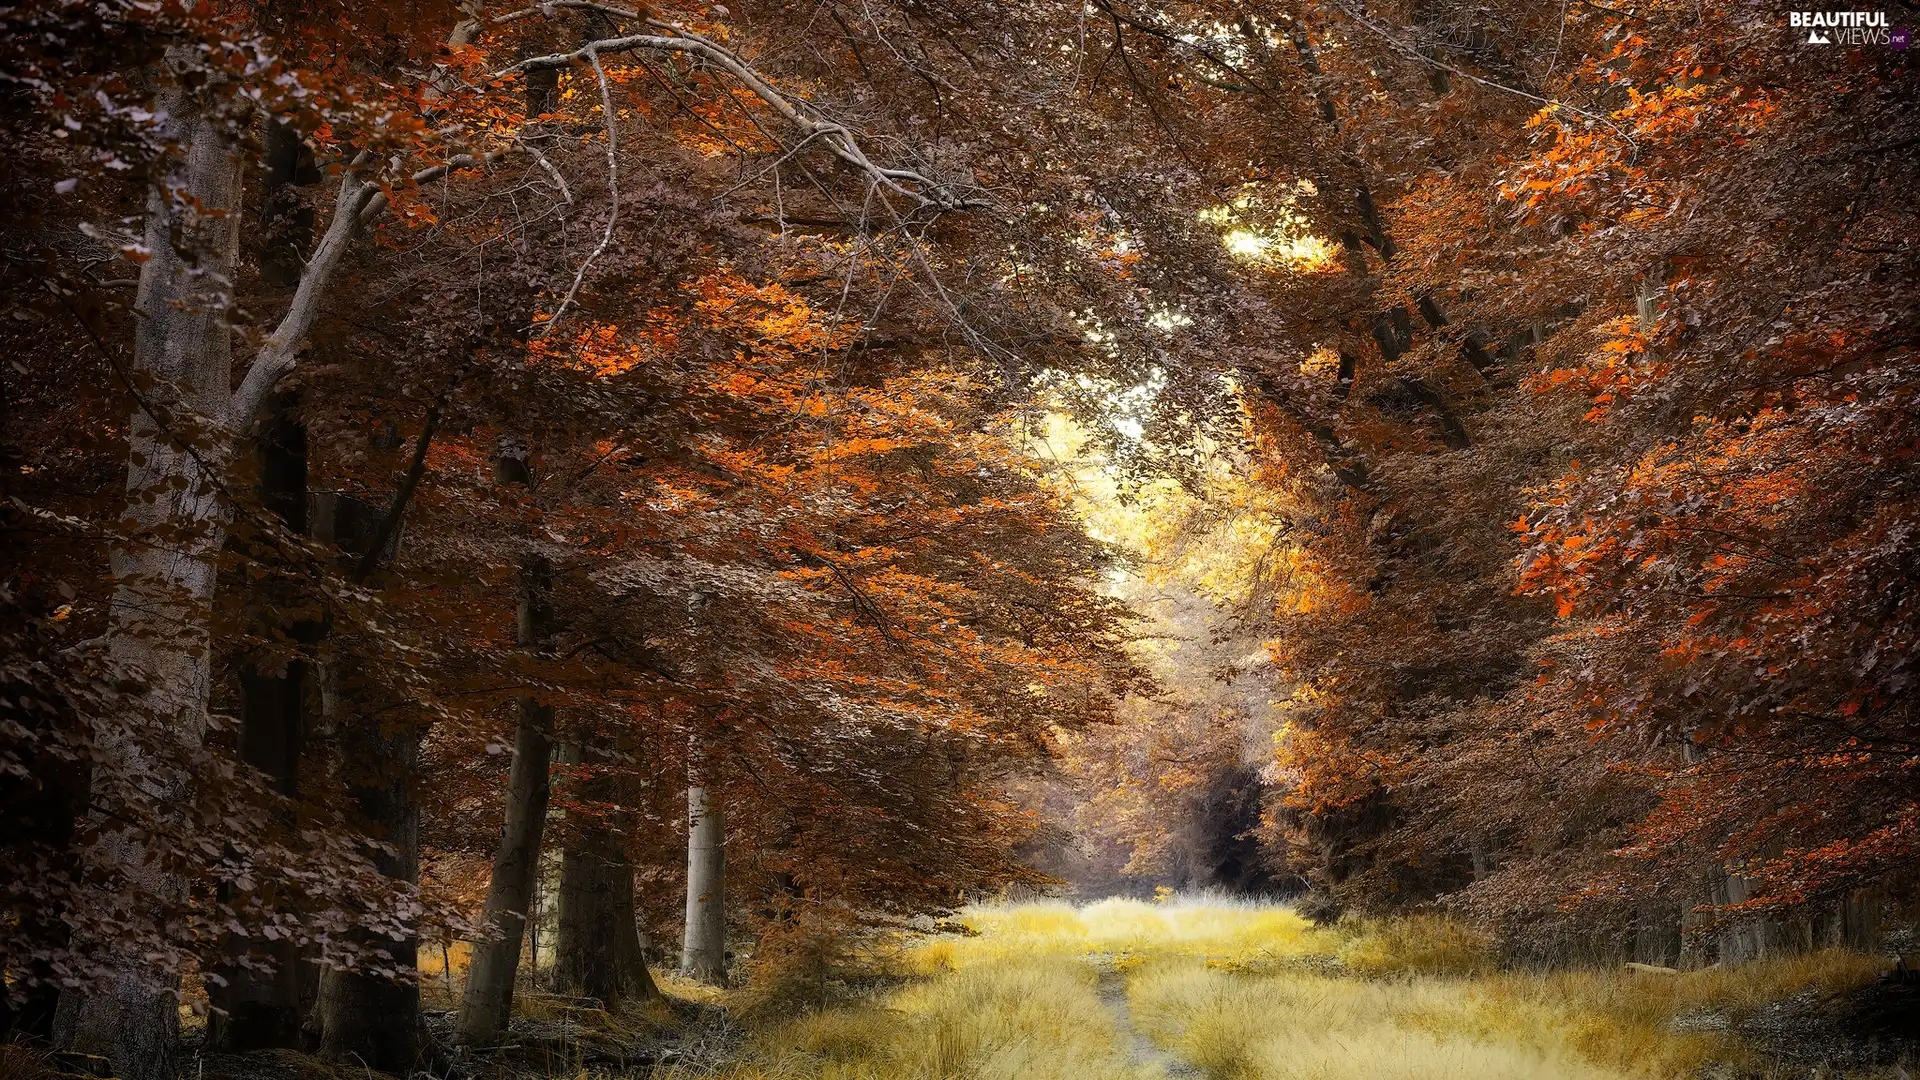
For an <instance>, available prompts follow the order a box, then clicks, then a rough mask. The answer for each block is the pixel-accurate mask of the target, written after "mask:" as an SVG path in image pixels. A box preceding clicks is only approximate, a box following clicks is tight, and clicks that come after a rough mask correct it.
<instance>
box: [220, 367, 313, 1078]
mask: <svg viewBox="0 0 1920 1080" xmlns="http://www.w3.org/2000/svg"><path fill="white" fill-rule="evenodd" d="M295 405H296V400H295V397H294V395H293V394H290V393H281V394H277V395H275V398H274V403H273V406H272V409H273V411H272V414H271V418H270V419H269V420H268V422H267V424H266V425H265V427H264V429H263V430H262V431H261V434H260V438H259V440H258V447H259V457H260V495H261V502H262V503H263V504H264V505H265V506H266V507H267V509H269V510H270V511H272V512H273V514H274V516H275V517H277V518H278V519H279V521H280V523H281V524H282V525H285V526H286V527H287V529H288V530H290V531H292V532H295V533H304V532H305V531H306V528H307V433H306V428H305V427H304V426H302V425H301V423H300V422H299V420H298V419H297V418H296V417H295V415H294V408H295ZM286 593H287V590H286V589H285V588H284V587H282V588H269V589H267V590H265V594H264V596H262V597H261V599H262V600H263V601H264V603H261V604H259V605H257V607H258V609H259V610H256V612H255V614H254V618H255V619H256V620H257V622H258V623H259V624H260V630H261V632H262V633H263V634H264V635H267V636H271V635H273V634H275V633H277V632H280V631H281V630H282V629H284V630H285V632H286V633H287V635H288V636H289V637H290V638H292V639H294V640H296V641H301V640H304V641H306V642H308V643H311V642H312V641H313V639H314V638H315V637H316V636H317V630H318V627H317V626H315V625H314V624H312V623H299V624H296V625H294V626H291V627H285V628H282V627H281V626H279V625H278V624H279V623H280V621H281V620H280V619H279V618H278V617H277V615H276V608H278V607H279V606H280V605H281V604H283V603H286V602H290V601H297V598H296V597H292V596H288V595H286ZM306 694H307V665H306V663H305V662H304V661H302V660H299V659H287V658H284V657H283V658H281V659H280V660H279V661H278V662H277V663H276V662H274V661H273V660H272V659H269V660H268V661H267V662H266V663H264V664H247V665H243V668H242V671H241V673H240V703H241V704H240V759H241V760H242V761H244V762H246V763H247V764H249V765H251V766H253V767H254V768H256V769H258V770H260V773H261V774H262V775H263V776H265V777H266V778H267V780H268V781H269V782H270V783H271V784H272V786H273V788H274V789H275V790H276V791H278V792H279V793H280V794H281V795H285V796H288V797H291V796H293V795H294V793H295V788H296V784H297V774H298V771H299V764H300V755H301V751H302V746H303V744H304V742H305V739H306V724H305V717H304V713H305V709H304V704H305V699H306ZM258 899H259V900H260V901H262V902H265V903H268V904H270V903H271V902H272V901H271V898H270V897H260V898H258ZM228 951H229V953H230V954H232V955H234V956H236V957H237V956H242V955H245V954H247V953H249V952H251V953H252V954H253V956H254V958H255V959H256V960H260V961H264V962H265V963H266V964H268V965H270V970H261V969H260V968H258V967H254V966H242V965H239V964H227V965H223V966H222V967H221V969H220V971H219V975H220V977H221V978H220V980H219V981H214V982H211V983H210V984H209V986H208V988H207V994H208V999H209V1001H210V1003H211V1004H212V1005H213V1007H214V1011H213V1014H212V1016H211V1017H209V1018H208V1021H207V1044H208V1046H209V1047H210V1048H212V1049H214V1050H218V1051H240V1050H260V1049H266V1048H270V1047H295V1046H298V1045H299V1044H300V1021H301V1015H300V1014H301V1000H300V997H301V994H300V953H299V949H298V948H297V947H296V946H295V944H294V943H293V941H292V940H291V939H287V938H282V939H280V940H278V941H250V940H248V939H246V938H244V937H241V936H238V935H235V937H234V938H233V939H231V940H230V941H229V942H228Z"/></svg>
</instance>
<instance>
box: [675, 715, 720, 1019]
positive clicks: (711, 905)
mask: <svg viewBox="0 0 1920 1080" xmlns="http://www.w3.org/2000/svg"><path fill="white" fill-rule="evenodd" d="M694 751H695V752H694V753H693V754H692V755H690V756H691V757H692V758H693V759H694V760H693V762H692V765H693V768H692V769H690V770H689V771H690V772H691V773H692V776H691V780H692V783H690V784H689V785H688V787H687V924H686V932H685V936H684V937H683V938H682V939H681V944H680V974H682V975H685V976H687V977H689V978H694V979H699V980H700V981H701V982H706V983H713V984H715V985H720V984H723V983H725V982H726V980H727V907H726V863H727V859H726V824H725V818H724V816H723V814H722V811H721V805H720V799H719V795H718V793H717V792H716V791H714V790H713V789H712V788H711V787H710V786H709V785H710V784H711V783H712V779H713V778H712V775H711V768H710V766H709V765H708V764H707V763H706V762H705V761H704V760H701V758H702V757H703V755H702V754H701V753H700V752H699V747H698V746H697V745H696V746H695V747H694Z"/></svg>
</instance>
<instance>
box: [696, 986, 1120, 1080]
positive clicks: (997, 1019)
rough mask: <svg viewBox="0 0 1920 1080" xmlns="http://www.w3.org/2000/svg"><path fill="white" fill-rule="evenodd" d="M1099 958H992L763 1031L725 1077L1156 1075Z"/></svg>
mask: <svg viewBox="0 0 1920 1080" xmlns="http://www.w3.org/2000/svg"><path fill="white" fill-rule="evenodd" d="M1096 982H1097V975H1096V973H1095V972H1094V971H1093V969H1091V968H1089V967H1087V966H1085V965H1080V964H1075V963H1073V962H1071V961H1065V960H1058V959H1035V960H1024V961H1023V960H1005V961H993V962H989V963H984V964H981V965H980V966H978V967H971V968H968V969H966V970H964V971H958V972H953V973H950V974H947V975H945V976H943V977H940V978H937V979H931V980H928V981H925V982H922V983H919V984H917V985H914V986H910V987H908V988H907V989H905V990H902V991H900V992H898V993H895V994H892V995H889V996H888V997H886V998H885V999H884V1000H882V1001H879V1002H875V1003H872V1004H868V1005H863V1006H859V1007H856V1008H848V1009H833V1010H828V1011H825V1012H821V1013H817V1014H815V1015H813V1016H809V1017H806V1018H803V1019H800V1020H797V1021H794V1022H792V1023H789V1024H786V1025H784V1026H782V1027H779V1028H777V1029H774V1030H773V1031H771V1032H769V1033H767V1034H765V1035H763V1036H762V1037H761V1038H760V1039H759V1040H757V1041H756V1043H755V1044H754V1045H753V1046H752V1047H751V1048H750V1049H749V1051H748V1053H747V1055H746V1060H744V1061H743V1062H742V1063H740V1064H739V1065H737V1066H735V1067H734V1068H732V1069H730V1070H727V1071H723V1072H720V1073H718V1074H716V1075H717V1076H719V1077H722V1078H725V1080H801V1078H806V1080H903V1078H909V1077H911V1078H914V1080H922V1078H924V1080H944V1078H947V1077H967V1078H970V1080H971V1078H978V1080H1109V1078H1110V1080H1153V1078H1154V1077H1156V1076H1157V1075H1158V1074H1157V1073H1154V1072H1151V1071H1148V1070H1142V1069H1136V1068H1135V1067H1133V1066H1132V1065H1130V1064H1129V1063H1128V1061H1127V1047H1126V1045H1125V1043H1124V1041H1123V1040H1122V1039H1121V1038H1120V1035H1119V1033H1118V1032H1117V1031H1116V1029H1115V1027H1114V1025H1113V1023H1112V1020H1111V1017H1110V1015H1109V1013H1108V1012H1107V1009H1106V1007H1105V1006H1104V1005H1102V1004H1101V1002H1100V999H1099V996H1098V993H1097V991H1096Z"/></svg>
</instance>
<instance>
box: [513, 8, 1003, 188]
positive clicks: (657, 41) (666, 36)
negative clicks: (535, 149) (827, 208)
mask: <svg viewBox="0 0 1920 1080" xmlns="http://www.w3.org/2000/svg"><path fill="white" fill-rule="evenodd" d="M552 6H554V7H573V8H585V9H591V10H599V11H606V12H608V13H610V14H615V15H618V16H619V17H622V18H627V19H634V20H637V19H638V15H637V13H634V12H623V11H622V10H621V9H618V8H613V7H610V6H609V5H605V4H588V3H584V2H574V3H562V2H556V3H554V4H553V5H552ZM512 17H514V18H524V17H527V14H526V13H521V12H515V13H512ZM508 18H509V17H508V16H501V17H500V19H499V20H496V21H506V20H508ZM647 22H648V24H649V25H651V26H655V27H658V28H659V29H661V30H662V31H664V33H659V34H629V35H625V36H622V37H612V38H603V39H601V40H598V41H590V42H588V43H587V44H585V45H582V46H581V47H579V48H578V49H574V50H572V51H571V52H564V53H552V54H549V55H546V56H535V57H529V58H528V59H525V60H522V61H520V62H519V63H517V64H514V65H512V66H510V67H505V68H502V69H500V70H499V71H497V72H494V73H493V75H492V76H491V78H492V79H504V78H507V77H508V76H511V75H517V74H520V73H522V72H526V71H534V70H538V69H542V68H564V67H570V66H572V65H574V64H576V63H579V62H580V61H583V60H597V59H598V58H599V57H602V56H605V55H607V54H609V53H621V52H632V51H635V50H642V49H644V50H651V51H655V52H677V53H684V54H686V55H689V56H695V57H699V58H700V59H702V60H705V61H706V62H708V63H710V64H712V65H714V66H715V67H718V68H720V69H722V70H724V71H726V72H727V73H728V74H730V75H732V76H733V77H734V78H735V79H738V80H739V81H740V82H741V83H742V84H744V85H745V86H746V87H747V89H748V90H750V91H752V92H753V94H754V96H755V97H758V98H759V99H760V100H761V101H763V102H765V103H766V104H767V106H768V107H770V108H771V109H773V111H774V112H776V113H778V114H780V116H781V118H782V119H784V120H786V121H787V123H789V124H791V125H793V126H794V127H795V128H797V129H799V131H800V133H801V134H802V135H803V136H804V137H805V138H804V139H803V141H807V142H811V141H814V140H816V139H817V140H818V141H819V142H820V143H821V145H823V146H825V147H826V148H827V150H828V151H829V152H831V153H832V154H833V155H834V156H835V157H837V158H839V159H840V160H842V161H844V162H846V163H847V164H849V165H851V166H853V167H854V168H856V169H858V170H860V171H861V172H863V173H865V174H866V175H867V176H868V177H870V178H871V179H872V180H873V181H874V182H876V183H878V184H880V185H881V186H883V187H886V188H887V189H889V190H891V191H894V192H897V193H898V194H900V195H903V196H905V197H906V198H908V199H911V200H913V202H914V204H915V205H917V206H932V207H935V208H937V209H940V210H964V209H968V208H970V207H975V206H981V205H984V203H983V201H981V200H977V199H969V198H966V197H965V196H963V195H962V194H960V193H959V192H958V191H955V190H954V189H953V188H952V187H951V186H950V185H948V184H944V183H941V182H940V181H937V180H934V179H933V178H931V177H929V176H927V175H925V174H924V173H920V172H917V171H915V170H912V169H893V168H886V167H883V166H881V165H878V164H875V163H874V161H873V160H872V159H871V158H869V157H868V156H867V154H866V151H865V150H863V149H862V148H861V146H860V143H859V141H858V140H857V139H855V138H854V135H853V133H852V132H851V131H849V130H847V128H846V127H844V126H843V125H840V124H836V123H833V122H832V121H830V120H827V119H825V118H824V117H822V116H820V115H818V111H817V110H816V109H815V108H814V107H813V106H812V105H810V104H809V103H807V102H806V101H804V100H801V99H797V98H788V97H787V96H786V95H784V94H782V93H780V91H778V90H776V89H774V88H773V86H772V85H771V84H770V83H768V82H767V80H766V79H765V78H763V77H762V76H761V75H760V73H759V72H758V71H755V70H754V69H753V67H752V65H750V64H748V63H747V62H746V61H744V60H742V59H741V58H740V57H739V56H737V55H735V54H734V53H733V52H732V51H731V50H729V49H727V48H725V47H724V46H721V45H719V44H716V43H715V42H713V41H711V40H709V39H707V38H705V37H702V36H701V35H699V34H696V33H694V32H693V31H691V30H687V29H685V28H683V27H680V26H676V25H674V24H672V23H662V22H660V21H658V20H653V19H649V20H647Z"/></svg>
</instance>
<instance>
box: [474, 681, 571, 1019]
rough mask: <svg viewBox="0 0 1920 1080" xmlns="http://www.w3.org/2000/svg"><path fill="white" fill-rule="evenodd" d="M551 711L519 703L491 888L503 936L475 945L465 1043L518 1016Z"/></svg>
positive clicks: (491, 916) (493, 917) (494, 918)
mask: <svg viewBox="0 0 1920 1080" xmlns="http://www.w3.org/2000/svg"><path fill="white" fill-rule="evenodd" d="M551 720H552V712H551V710H549V709H547V708H546V707H545V706H543V705H541V704H539V703H538V702H536V701H534V700H533V699H532V698H522V699H521V700H520V723H519V726H518V727H517V729H516V730H515V732H514V738H513V768H512V772H511V774H510V776H509V777H508V782H507V823H506V828H505V829H504V830H503V831H502V833H501V836H500V848H499V851H498V852H497V853H496V854H495V855H494V859H493V879H492V881H491V882H490V883H489V884H488V886H487V904H486V914H485V916H484V918H485V920H486V923H487V925H488V926H490V927H493V928H494V930H495V931H496V932H497V933H498V934H499V936H498V937H496V938H493V939H491V940H487V941H476V942H474V943H473V962H472V964H471V965H470V966H469V967H468V968H467V990H466V996H465V998H464V999H463V1000H462V1002H461V1005H460V1038H461V1039H462V1040H463V1041H465V1042H471V1043H487V1042H491V1041H493V1040H495V1039H497V1038H498V1037H499V1035H500V1033H501V1032H503V1031H505V1030H506V1026H507V1017H508V1016H509V1015H510V1014H511V1012H512V1010H513V978H514V973H515V972H516V971H518V970H519V968H520V945H521V940H522V938H523V937H524V936H525V934H526V926H527V911H528V909H529V908H530V907H531V906H532V902H533V888H534V876H535V874H536V873H537V872H538V870H539V865H540V834H541V832H542V830H543V829H544V828H545V826H546V819H547V766H548V759H549V751H550V750H551V747H552V744H551V743H550V742H549V741H548V739H547V735H546V731H545V728H546V726H547V725H548V724H549V723H550V722H551Z"/></svg>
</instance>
